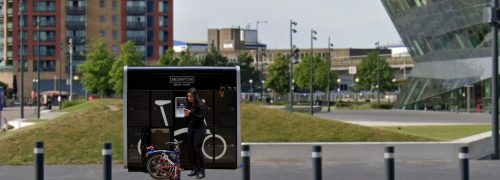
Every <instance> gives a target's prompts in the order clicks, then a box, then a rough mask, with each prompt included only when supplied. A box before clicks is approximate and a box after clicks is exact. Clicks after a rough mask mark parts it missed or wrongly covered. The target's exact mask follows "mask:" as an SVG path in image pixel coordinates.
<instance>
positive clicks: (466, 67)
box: [382, 0, 493, 112]
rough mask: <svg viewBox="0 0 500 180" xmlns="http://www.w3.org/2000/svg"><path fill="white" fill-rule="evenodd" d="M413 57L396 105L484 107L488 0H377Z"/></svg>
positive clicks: (486, 104)
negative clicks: (407, 76)
mask: <svg viewBox="0 0 500 180" xmlns="http://www.w3.org/2000/svg"><path fill="white" fill-rule="evenodd" d="M382 4H383V5H384V6H385V9H386V11H387V12H388V14H389V16H390V17H391V19H392V22H393V23H394V25H395V27H396V29H397V31H398V32H399V35H400V37H401V39H402V40H403V42H404V44H405V45H406V47H407V48H408V50H409V52H410V54H411V56H412V57H413V59H414V60H415V67H414V68H413V70H412V72H411V74H410V76H409V78H408V79H407V81H406V86H405V87H404V88H403V89H402V91H401V93H400V96H399V98H398V101H397V102H396V103H395V107H396V108H403V109H404V108H406V109H429V108H430V109H435V110H459V109H461V110H465V109H467V110H471V111H480V112H483V111H489V108H490V103H491V99H490V98H491V92H490V91H491V83H490V78H491V59H492V58H491V51H492V50H491V49H492V48H491V46H492V38H493V35H492V33H491V26H490V25H489V24H488V19H489V13H488V9H489V8H488V7H490V6H491V0H382Z"/></svg>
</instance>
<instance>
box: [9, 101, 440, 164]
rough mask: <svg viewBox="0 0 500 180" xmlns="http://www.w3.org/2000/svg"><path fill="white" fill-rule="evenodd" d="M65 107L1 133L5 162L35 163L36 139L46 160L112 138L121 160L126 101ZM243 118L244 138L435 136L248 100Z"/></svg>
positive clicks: (86, 160) (88, 151) (66, 160)
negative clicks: (56, 115)
mask: <svg viewBox="0 0 500 180" xmlns="http://www.w3.org/2000/svg"><path fill="white" fill-rule="evenodd" d="M63 110H64V111H67V112H70V113H68V114H66V115H64V116H62V117H60V118H57V119H54V120H50V121H42V122H38V123H36V124H35V125H32V126H29V127H26V128H22V129H19V130H16V131H11V132H7V133H0V165H26V164H32V163H33V159H34V157H33V146H34V143H35V142H36V141H44V143H45V159H46V163H47V164H96V163H101V148H102V144H103V143H104V142H111V143H113V160H114V162H115V163H121V162H122V157H123V152H122V127H123V126H122V119H123V113H122V101H121V100H118V99H117V100H107V99H104V100H96V101H94V102H91V103H89V102H85V103H81V104H78V105H75V106H72V107H69V108H67V109H63ZM242 119H243V120H242V138H243V141H245V142H346V141H430V140H432V139H430V138H424V137H417V136H412V135H406V134H399V133H396V132H392V131H388V130H380V129H374V128H369V127H362V126H357V125H350V124H345V123H340V122H334V121H329V120H324V119H319V118H311V117H310V116H309V115H306V114H302V113H288V112H285V111H282V110H274V109H268V108H263V107H259V106H256V105H246V104H244V105H243V106H242Z"/></svg>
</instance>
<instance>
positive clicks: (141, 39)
mask: <svg viewBox="0 0 500 180" xmlns="http://www.w3.org/2000/svg"><path fill="white" fill-rule="evenodd" d="M127 40H130V41H134V43H135V44H136V45H142V44H144V43H146V37H145V36H142V37H141V36H138V37H127Z"/></svg>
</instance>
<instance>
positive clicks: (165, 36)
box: [158, 31, 168, 41]
mask: <svg viewBox="0 0 500 180" xmlns="http://www.w3.org/2000/svg"><path fill="white" fill-rule="evenodd" d="M158 37H159V40H160V41H167V40H168V32H167V31H161V32H160V35H159V36H158Z"/></svg>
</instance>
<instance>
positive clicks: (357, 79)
mask: <svg viewBox="0 0 500 180" xmlns="http://www.w3.org/2000/svg"><path fill="white" fill-rule="evenodd" d="M354 82H356V86H358V83H359V78H356V79H354ZM354 89H358V88H354ZM354 94H355V95H356V103H357V102H358V99H359V94H358V93H357V90H355V91H354Z"/></svg>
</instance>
